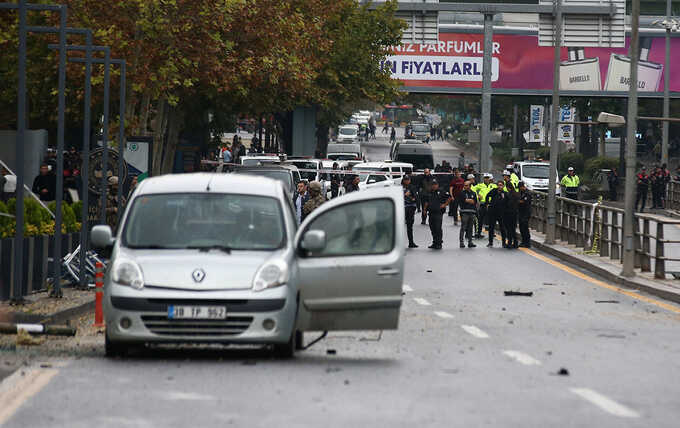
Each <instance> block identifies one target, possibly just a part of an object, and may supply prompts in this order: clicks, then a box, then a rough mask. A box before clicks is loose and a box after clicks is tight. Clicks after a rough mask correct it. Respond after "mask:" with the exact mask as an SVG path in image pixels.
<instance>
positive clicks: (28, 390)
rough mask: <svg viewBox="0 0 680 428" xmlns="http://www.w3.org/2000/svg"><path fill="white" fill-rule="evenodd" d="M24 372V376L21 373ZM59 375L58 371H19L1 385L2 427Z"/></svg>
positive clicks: (0, 420) (0, 414)
mask: <svg viewBox="0 0 680 428" xmlns="http://www.w3.org/2000/svg"><path fill="white" fill-rule="evenodd" d="M22 371H23V372H24V375H23V376H22V375H21V373H22ZM57 373H59V370H56V369H28V370H22V369H19V370H17V371H16V372H15V373H14V374H13V375H11V376H10V377H8V378H7V379H5V380H4V381H3V382H2V384H0V387H3V386H4V388H0V403H2V406H0V425H2V424H4V423H5V422H7V421H8V420H9V418H11V417H12V415H14V413H15V412H16V411H17V410H18V409H19V407H21V405H22V404H24V403H25V402H26V401H28V399H29V398H31V397H33V396H34V395H35V394H37V393H38V392H40V390H41V389H43V388H44V387H45V386H46V385H47V384H48V383H49V382H50V380H52V378H53V377H54V376H55V375H56V374H57Z"/></svg>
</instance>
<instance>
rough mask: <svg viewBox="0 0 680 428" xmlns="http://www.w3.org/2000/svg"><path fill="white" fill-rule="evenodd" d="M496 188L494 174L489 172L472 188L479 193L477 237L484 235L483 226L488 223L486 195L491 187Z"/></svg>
mask: <svg viewBox="0 0 680 428" xmlns="http://www.w3.org/2000/svg"><path fill="white" fill-rule="evenodd" d="M495 188H496V185H495V184H494V183H493V175H492V174H490V173H488V172H487V173H485V174H484V180H483V181H482V182H481V183H479V184H477V185H475V186H473V187H472V190H474V191H475V192H476V193H477V200H478V201H479V209H478V210H477V233H476V234H475V238H483V237H484V235H482V226H483V225H484V224H487V203H486V195H487V194H488V193H489V192H490V191H491V189H495ZM487 231H488V226H487Z"/></svg>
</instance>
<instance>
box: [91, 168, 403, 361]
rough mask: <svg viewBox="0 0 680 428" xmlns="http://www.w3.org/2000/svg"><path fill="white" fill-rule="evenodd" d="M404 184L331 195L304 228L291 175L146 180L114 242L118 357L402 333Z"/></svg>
mask: <svg viewBox="0 0 680 428" xmlns="http://www.w3.org/2000/svg"><path fill="white" fill-rule="evenodd" d="M402 207H403V196H402V191H401V189H399V188H398V187H390V188H384V189H375V190H366V191H363V192H354V193H351V194H348V195H346V196H345V197H343V198H337V199H334V200H332V201H329V202H326V203H325V204H323V205H321V206H320V207H319V208H317V209H316V210H315V211H313V212H312V213H311V214H310V215H309V216H308V217H307V219H305V221H304V222H303V223H302V224H301V225H300V226H299V227H298V226H297V222H296V220H295V215H294V211H293V207H292V202H291V200H290V198H289V197H288V193H287V191H286V189H285V188H284V186H283V184H282V183H281V182H280V181H277V180H272V179H269V178H265V177H243V176H241V175H240V174H207V173H197V174H182V175H165V176H160V177H152V178H149V179H146V180H144V181H142V182H141V183H140V184H139V187H138V188H137V191H136V192H135V193H134V196H133V198H132V199H131V201H130V202H129V204H128V207H127V209H126V212H125V215H124V216H123V219H122V221H121V223H120V227H119V231H118V234H117V236H116V237H115V238H114V237H113V235H112V232H111V229H110V228H109V227H108V226H104V225H98V226H95V227H94V228H93V229H92V233H91V240H92V244H93V245H94V246H95V247H97V248H110V249H111V261H110V268H109V269H108V270H107V273H106V276H105V279H104V313H105V319H106V333H105V349H106V355H107V356H114V355H121V354H126V353H127V351H128V350H129V349H130V348H131V347H135V346H138V345H141V344H145V343H164V342H175V343H185V342H218V343H231V344H250V345H252V344H262V345H269V346H272V347H273V349H274V351H275V352H276V353H277V354H278V355H279V356H282V357H290V356H292V355H293V354H294V351H295V349H296V348H300V347H301V346H302V339H303V338H302V332H305V331H334V330H383V329H396V328H397V327H398V324H399V312H400V307H401V302H402V296H401V294H402V282H403V274H404V253H405V250H404V248H405V234H404V231H403V227H402V225H403V224H404V210H403V208H402Z"/></svg>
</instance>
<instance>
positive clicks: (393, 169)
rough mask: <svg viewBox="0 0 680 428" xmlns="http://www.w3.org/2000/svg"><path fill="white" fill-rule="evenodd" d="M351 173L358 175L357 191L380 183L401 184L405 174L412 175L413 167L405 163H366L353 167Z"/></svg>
mask: <svg viewBox="0 0 680 428" xmlns="http://www.w3.org/2000/svg"><path fill="white" fill-rule="evenodd" d="M352 171H353V172H356V173H357V174H359V189H363V188H365V187H367V186H369V185H371V184H374V183H380V182H382V181H388V180H389V181H391V182H392V183H394V184H396V185H400V184H401V178H402V177H403V176H404V175H405V174H411V173H413V165H412V164H410V163H405V162H366V163H362V164H358V165H355V166H354V167H353V168H352Z"/></svg>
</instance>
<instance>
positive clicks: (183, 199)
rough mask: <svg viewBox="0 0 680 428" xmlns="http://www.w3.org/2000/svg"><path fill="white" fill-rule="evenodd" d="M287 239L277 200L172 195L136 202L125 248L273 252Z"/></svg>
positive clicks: (161, 195)
mask: <svg viewBox="0 0 680 428" xmlns="http://www.w3.org/2000/svg"><path fill="white" fill-rule="evenodd" d="M285 237H286V232H285V228H284V225H283V216H282V212H281V207H280V204H279V202H278V200H276V199H274V198H271V197H266V196H257V195H239V194H203V193H173V194H158V195H144V196H139V197H137V198H135V200H134V202H133V205H132V208H131V210H130V214H129V216H128V218H127V221H126V222H125V228H124V231H123V245H124V246H126V247H129V248H140V249H141V248H147V249H149V248H154V249H184V248H214V247H219V248H226V249H231V250H274V249H277V248H280V247H281V246H282V245H283V242H284V240H285Z"/></svg>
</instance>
